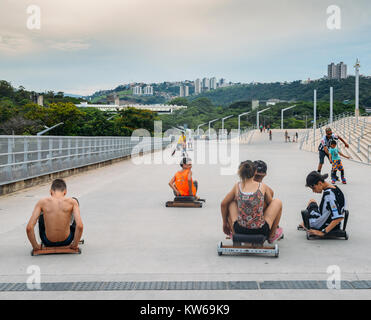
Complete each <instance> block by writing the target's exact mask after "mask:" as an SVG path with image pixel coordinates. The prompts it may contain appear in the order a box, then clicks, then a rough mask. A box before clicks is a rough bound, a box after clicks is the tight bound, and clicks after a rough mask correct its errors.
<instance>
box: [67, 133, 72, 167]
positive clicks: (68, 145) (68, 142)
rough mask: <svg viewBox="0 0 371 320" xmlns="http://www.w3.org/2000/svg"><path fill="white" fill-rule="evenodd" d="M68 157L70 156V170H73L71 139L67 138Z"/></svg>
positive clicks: (68, 161)
mask: <svg viewBox="0 0 371 320" xmlns="http://www.w3.org/2000/svg"><path fill="white" fill-rule="evenodd" d="M67 149H68V150H67V155H68V160H67V163H68V168H72V157H71V137H68V138H67Z"/></svg>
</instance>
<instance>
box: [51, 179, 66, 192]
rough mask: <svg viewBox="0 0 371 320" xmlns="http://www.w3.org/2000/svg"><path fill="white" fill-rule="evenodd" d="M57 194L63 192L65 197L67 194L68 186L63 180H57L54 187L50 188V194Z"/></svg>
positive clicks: (53, 183) (53, 184)
mask: <svg viewBox="0 0 371 320" xmlns="http://www.w3.org/2000/svg"><path fill="white" fill-rule="evenodd" d="M56 192H62V193H64V195H65V194H66V193H67V185H66V182H65V181H64V180H63V179H55V180H54V181H53V182H52V186H51V188H50V194H51V195H53V194H55V193H56Z"/></svg>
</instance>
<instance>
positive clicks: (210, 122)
mask: <svg viewBox="0 0 371 320" xmlns="http://www.w3.org/2000/svg"><path fill="white" fill-rule="evenodd" d="M218 120H219V118H218V119H215V120H211V121H209V140H210V130H211V124H212V123H213V122H216V121H218Z"/></svg>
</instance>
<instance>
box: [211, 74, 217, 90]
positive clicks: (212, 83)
mask: <svg viewBox="0 0 371 320" xmlns="http://www.w3.org/2000/svg"><path fill="white" fill-rule="evenodd" d="M216 87H217V81H216V78H215V77H213V78H211V79H210V90H215V89H216Z"/></svg>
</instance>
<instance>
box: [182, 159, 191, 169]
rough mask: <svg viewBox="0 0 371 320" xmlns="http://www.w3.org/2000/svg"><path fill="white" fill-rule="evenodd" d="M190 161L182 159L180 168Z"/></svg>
mask: <svg viewBox="0 0 371 320" xmlns="http://www.w3.org/2000/svg"><path fill="white" fill-rule="evenodd" d="M189 161H192V160H191V159H190V158H186V157H183V159H182V161H180V167H181V168H183V166H184V165H185V164H187V162H189Z"/></svg>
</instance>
